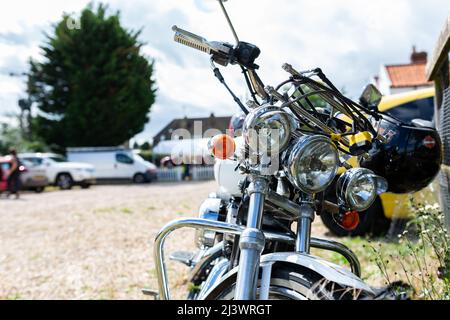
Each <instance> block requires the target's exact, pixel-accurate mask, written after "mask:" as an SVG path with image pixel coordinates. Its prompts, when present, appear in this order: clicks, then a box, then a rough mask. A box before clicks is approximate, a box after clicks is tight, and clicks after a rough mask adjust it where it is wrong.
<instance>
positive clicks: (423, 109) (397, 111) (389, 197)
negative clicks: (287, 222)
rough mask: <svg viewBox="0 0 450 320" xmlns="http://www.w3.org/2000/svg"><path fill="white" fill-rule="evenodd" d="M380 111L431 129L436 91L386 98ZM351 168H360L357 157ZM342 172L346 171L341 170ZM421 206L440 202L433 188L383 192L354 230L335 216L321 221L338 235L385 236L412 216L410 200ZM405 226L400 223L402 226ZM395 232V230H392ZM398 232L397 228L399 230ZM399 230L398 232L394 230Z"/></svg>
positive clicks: (351, 162) (322, 216) (361, 217)
mask: <svg viewBox="0 0 450 320" xmlns="http://www.w3.org/2000/svg"><path fill="white" fill-rule="evenodd" d="M378 110H379V111H381V112H383V113H386V114H388V115H390V116H393V117H395V118H397V119H399V120H401V121H402V122H405V123H414V122H415V121H420V122H421V124H422V125H423V124H427V123H429V124H428V125H429V126H432V123H431V122H432V120H433V115H434V88H429V89H422V90H417V91H410V92H405V93H400V94H395V95H390V96H385V97H383V99H382V100H381V102H380V104H379V105H378ZM347 162H348V163H349V164H350V165H351V166H353V167H356V166H358V161H357V158H356V157H354V158H351V159H350V160H348V161H347ZM340 171H341V173H342V172H344V171H345V168H341V169H340ZM411 196H412V198H413V199H414V200H415V201H418V202H420V203H427V202H429V203H432V202H435V201H436V199H437V196H436V191H435V190H434V189H433V185H430V186H428V187H426V188H425V189H423V190H421V191H419V192H416V193H414V194H412V195H411V194H393V193H384V194H382V195H380V197H379V199H377V201H375V203H374V204H373V206H372V207H371V208H369V209H368V210H367V211H365V212H361V214H360V224H359V226H358V227H357V228H356V229H355V230H353V231H347V230H345V229H343V228H342V227H341V226H339V225H338V224H337V223H336V221H334V219H333V217H332V215H330V214H323V215H321V218H322V221H323V222H324V224H325V225H326V226H327V228H328V229H330V231H331V232H332V233H334V234H335V235H337V236H347V235H350V236H362V235H366V234H372V235H380V234H383V233H386V232H387V231H388V230H389V228H390V227H391V223H392V222H393V221H394V222H397V224H398V221H401V222H404V221H406V220H407V219H408V218H409V217H411V214H412V213H411V209H410V198H411ZM333 197H334V195H333V194H327V195H326V198H328V199H329V200H334V199H333ZM402 224H404V223H400V225H402ZM392 229H396V228H392ZM397 229H398V228H397ZM395 231H397V230H395Z"/></svg>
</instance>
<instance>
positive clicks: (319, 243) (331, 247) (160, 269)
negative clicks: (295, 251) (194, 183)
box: [154, 218, 361, 300]
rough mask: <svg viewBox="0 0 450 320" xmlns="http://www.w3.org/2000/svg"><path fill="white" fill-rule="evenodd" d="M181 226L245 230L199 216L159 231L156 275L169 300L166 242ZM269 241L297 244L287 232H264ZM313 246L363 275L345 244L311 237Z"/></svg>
mask: <svg viewBox="0 0 450 320" xmlns="http://www.w3.org/2000/svg"><path fill="white" fill-rule="evenodd" d="M180 228H193V229H204V230H210V231H215V232H219V233H227V234H234V235H240V234H241V233H242V232H243V231H244V230H245V227H244V226H238V225H234V224H229V223H226V222H220V221H212V220H206V219H198V218H183V219H178V220H174V221H172V222H169V223H168V224H167V225H165V226H164V227H163V228H162V229H161V231H160V232H159V233H158V235H157V236H156V239H155V247H154V258H155V264H156V276H157V278H158V289H159V299H161V300H169V299H170V290H169V280H168V276H167V270H166V265H165V261H164V243H165V240H166V238H167V236H169V234H171V233H172V232H173V231H175V230H177V229H180ZM264 236H265V238H266V240H267V241H278V242H285V243H289V244H292V245H295V241H296V239H295V237H293V236H291V235H287V234H280V233H272V232H264ZM311 247H313V248H317V249H323V250H328V251H334V252H337V253H339V254H341V255H342V256H344V257H345V258H346V259H347V261H348V262H349V264H350V267H351V270H352V272H353V273H354V274H355V275H357V276H358V277H359V276H361V267H360V264H359V261H358V258H357V257H356V255H355V254H354V253H353V252H352V251H351V250H350V249H349V248H347V247H346V246H345V245H343V244H340V243H338V242H335V241H331V240H324V239H317V238H311Z"/></svg>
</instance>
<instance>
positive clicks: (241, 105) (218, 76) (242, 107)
mask: <svg viewBox="0 0 450 320" xmlns="http://www.w3.org/2000/svg"><path fill="white" fill-rule="evenodd" d="M213 71H214V76H215V77H216V78H217V79H219V81H220V83H222V84H223V85H224V86H225V88H226V89H227V90H228V92H229V93H230V95H231V96H232V97H233V100H234V102H236V103H237V104H238V106H239V107H240V108H241V110H242V112H244V113H245V114H246V115H247V114H248V110H247V108H246V107H245V106H244V105H243V104H242V102H241V100H239V98H238V97H237V96H236V95H235V94H234V92H233V91H231V89H230V88H229V87H228V85H227V83H226V82H225V79H224V77H223V76H222V73H221V72H220V70H219V68H217V67H215V68H214V69H213Z"/></svg>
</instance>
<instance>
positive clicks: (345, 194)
mask: <svg viewBox="0 0 450 320" xmlns="http://www.w3.org/2000/svg"><path fill="white" fill-rule="evenodd" d="M387 187H388V185H387V181H386V179H384V178H382V177H380V176H377V175H375V174H374V173H373V172H372V171H371V170H369V169H365V168H354V169H350V170H347V171H346V172H345V173H344V174H342V175H341V176H340V177H339V179H338V181H337V184H336V194H337V196H338V199H339V200H340V201H343V202H345V203H346V204H347V205H348V206H349V207H350V208H351V209H352V210H357V211H364V210H367V209H368V208H369V207H370V206H371V205H372V204H373V202H374V201H375V198H376V197H377V195H378V194H381V193H383V192H386V190H387Z"/></svg>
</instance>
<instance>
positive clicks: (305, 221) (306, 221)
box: [295, 203, 314, 253]
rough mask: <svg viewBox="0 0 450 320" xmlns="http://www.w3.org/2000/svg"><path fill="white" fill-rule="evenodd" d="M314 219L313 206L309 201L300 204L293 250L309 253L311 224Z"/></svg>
mask: <svg viewBox="0 0 450 320" xmlns="http://www.w3.org/2000/svg"><path fill="white" fill-rule="evenodd" d="M313 220H314V208H313V206H312V205H311V204H309V203H304V204H302V205H301V206H300V218H299V219H298V221H297V239H296V240H295V250H296V251H297V252H300V253H309V249H310V245H311V224H312V222H313Z"/></svg>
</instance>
